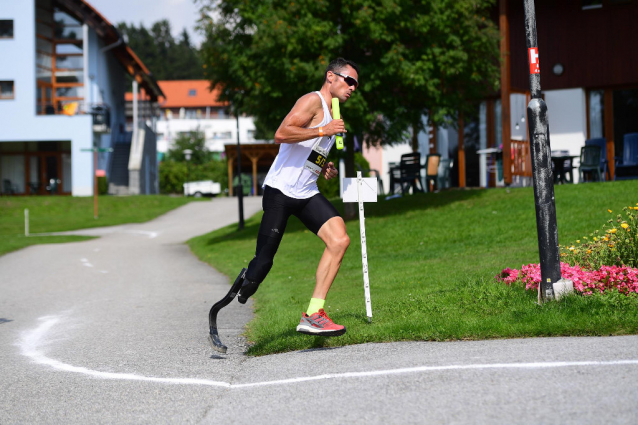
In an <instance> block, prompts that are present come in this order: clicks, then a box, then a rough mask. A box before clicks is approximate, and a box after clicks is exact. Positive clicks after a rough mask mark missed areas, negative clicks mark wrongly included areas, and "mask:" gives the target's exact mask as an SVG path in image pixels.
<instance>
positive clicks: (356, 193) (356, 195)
mask: <svg viewBox="0 0 638 425" xmlns="http://www.w3.org/2000/svg"><path fill="white" fill-rule="evenodd" d="M342 198H343V202H358V203H359V229H360V231H361V264H362V266H363V290H364V294H365V301H366V314H367V316H368V322H371V321H372V303H371V301H370V280H369V278H368V248H367V246H366V226H365V221H366V219H365V216H364V214H363V203H364V202H377V179H376V177H367V178H365V179H364V178H363V177H361V171H357V178H356V179H352V178H350V179H348V178H344V179H343V196H342Z"/></svg>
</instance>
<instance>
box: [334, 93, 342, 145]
mask: <svg viewBox="0 0 638 425" xmlns="http://www.w3.org/2000/svg"><path fill="white" fill-rule="evenodd" d="M332 118H333V119H335V120H338V119H339V118H341V113H340V112H339V99H337V98H336V97H333V98H332ZM335 142H336V144H337V149H343V135H342V134H341V133H339V134H337V135H336V136H335Z"/></svg>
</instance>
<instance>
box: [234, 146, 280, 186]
mask: <svg viewBox="0 0 638 425" xmlns="http://www.w3.org/2000/svg"><path fill="white" fill-rule="evenodd" d="M224 149H225V152H226V158H227V159H228V194H229V195H230V196H233V176H234V173H235V170H236V169H237V162H236V160H237V145H236V144H229V145H224ZM240 151H241V169H242V174H243V173H244V170H248V169H252V175H253V193H254V194H255V195H256V194H257V193H258V187H257V184H258V182H257V173H258V172H259V170H262V171H264V172H266V171H268V169H270V166H271V165H272V162H273V161H274V159H275V157H276V156H277V154H278V153H279V145H277V144H274V143H256V144H248V145H241V147H240Z"/></svg>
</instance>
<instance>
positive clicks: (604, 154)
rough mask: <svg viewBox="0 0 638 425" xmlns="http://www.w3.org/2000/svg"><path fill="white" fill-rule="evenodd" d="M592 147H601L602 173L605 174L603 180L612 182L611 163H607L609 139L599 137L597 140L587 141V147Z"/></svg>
mask: <svg viewBox="0 0 638 425" xmlns="http://www.w3.org/2000/svg"><path fill="white" fill-rule="evenodd" d="M590 145H592V146H599V147H600V171H602V173H603V180H607V179H609V180H611V174H610V172H609V162H608V161H607V139H605V138H604V137H599V138H596V139H589V140H585V146H590Z"/></svg>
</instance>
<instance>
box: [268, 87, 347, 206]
mask: <svg viewBox="0 0 638 425" xmlns="http://www.w3.org/2000/svg"><path fill="white" fill-rule="evenodd" d="M313 93H316V94H317V96H319V98H320V99H321V105H322V106H323V120H322V121H321V122H320V123H319V124H317V125H316V126H314V127H310V128H318V127H324V126H326V125H328V123H330V122H331V121H332V116H330V108H328V104H327V103H326V101H325V100H324V98H323V96H322V95H321V93H319V92H318V91H316V92H313ZM334 142H335V137H334V136H323V137H315V138H313V139H310V140H306V141H303V142H299V143H282V144H281V145H279V154H278V155H277V157H276V158H275V161H274V162H273V164H272V165H271V166H270V170H269V171H268V175H267V176H266V180H264V186H266V185H268V186H270V187H273V188H275V189H279V190H281V191H282V192H283V194H284V195H286V196H289V197H291V198H295V199H307V198H310V197H312V196H314V195H316V194H317V193H319V189H317V178H318V177H319V176H317V175H316V174H314V173H313V172H312V171H310V170H309V169H307V168H305V167H304V165H305V164H306V160H307V159H308V156H309V155H310V153H311V152H312V148H313V147H314V146H315V144H316V143H318V146H319V147H320V148H322V149H323V150H324V151H325V152H326V153H327V152H328V151H330V149H331V148H332V145H334Z"/></svg>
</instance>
